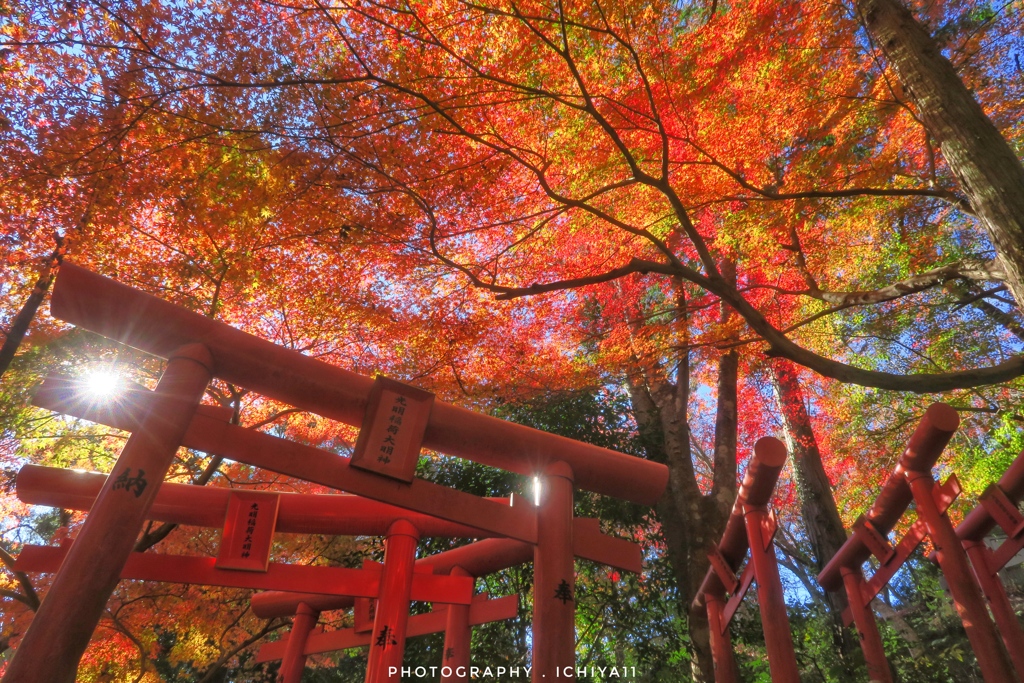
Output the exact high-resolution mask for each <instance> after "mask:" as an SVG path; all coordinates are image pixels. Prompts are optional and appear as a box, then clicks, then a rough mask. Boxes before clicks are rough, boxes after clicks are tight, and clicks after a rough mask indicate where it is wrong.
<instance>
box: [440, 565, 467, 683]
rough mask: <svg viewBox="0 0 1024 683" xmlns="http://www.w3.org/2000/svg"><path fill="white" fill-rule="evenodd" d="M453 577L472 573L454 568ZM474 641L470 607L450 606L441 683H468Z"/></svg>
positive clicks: (445, 631) (445, 630)
mask: <svg viewBox="0 0 1024 683" xmlns="http://www.w3.org/2000/svg"><path fill="white" fill-rule="evenodd" d="M451 575H452V576H470V573H469V572H467V571H466V570H465V569H463V568H462V567H453V568H452V571H451ZM472 639H473V631H472V627H471V626H470V625H469V605H448V621H447V622H446V624H445V629H444V655H443V656H442V657H441V683H468V681H469V646H470V643H471V641H472ZM460 674H461V675H460Z"/></svg>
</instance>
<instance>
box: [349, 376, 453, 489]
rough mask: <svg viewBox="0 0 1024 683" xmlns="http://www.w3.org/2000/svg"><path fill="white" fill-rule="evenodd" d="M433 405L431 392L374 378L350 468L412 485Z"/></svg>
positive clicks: (390, 380)
mask: <svg viewBox="0 0 1024 683" xmlns="http://www.w3.org/2000/svg"><path fill="white" fill-rule="evenodd" d="M433 405H434V395H433V394H431V393H430V392H428V391H423V390H422V389H417V388H416V387H411V386H409V385H407V384H402V383H401V382H398V381H395V380H393V379H388V378H387V377H377V379H376V380H374V383H373V389H371V391H370V400H369V404H368V406H367V408H366V417H364V418H363V425H362V427H361V428H360V430H359V438H358V439H357V440H356V448H355V452H354V453H353V454H352V467H358V468H360V469H363V470H368V471H370V472H376V473H377V474H383V475H384V476H386V477H391V478H392V479H398V480H400V481H404V482H411V481H412V480H413V478H414V477H415V476H416V462H417V460H419V457H420V448H421V447H422V444H423V435H424V433H425V432H426V431H427V422H428V421H429V420H430V409H431V408H432V407H433Z"/></svg>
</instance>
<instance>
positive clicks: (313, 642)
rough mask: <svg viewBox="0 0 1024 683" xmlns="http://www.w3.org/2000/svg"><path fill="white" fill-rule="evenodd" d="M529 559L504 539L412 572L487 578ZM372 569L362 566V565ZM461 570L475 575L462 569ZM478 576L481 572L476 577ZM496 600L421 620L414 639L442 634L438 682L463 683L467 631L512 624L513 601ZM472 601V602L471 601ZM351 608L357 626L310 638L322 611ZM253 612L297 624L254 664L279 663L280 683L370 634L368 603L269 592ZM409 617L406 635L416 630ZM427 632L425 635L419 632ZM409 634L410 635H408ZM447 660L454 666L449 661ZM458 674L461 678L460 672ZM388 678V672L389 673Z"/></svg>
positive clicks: (525, 550) (526, 550)
mask: <svg viewBox="0 0 1024 683" xmlns="http://www.w3.org/2000/svg"><path fill="white" fill-rule="evenodd" d="M531 556H532V548H530V547H529V546H528V545H526V544H523V543H519V542H517V541H508V540H506V539H502V540H497V539H496V540H494V541H481V542H478V543H472V544H470V545H467V546H462V547H460V548H456V549H454V550H449V551H446V552H442V553H438V554H436V555H431V556H429V557H427V558H423V559H421V560H417V562H416V564H415V571H423V572H435V571H440V572H441V573H446V574H449V575H451V576H463V577H472V578H474V579H476V578H479V577H480V576H486V575H487V574H492V573H494V572H496V571H500V570H502V569H507V568H508V567H512V566H515V565H518V564H523V563H524V562H528V561H529V560H530V558H531ZM367 564H373V563H368V562H364V566H366V565H367ZM463 565H465V566H468V567H470V568H471V569H473V570H475V571H469V570H467V569H466V568H465V567H464V566H463ZM478 572H483V573H478ZM509 598H513V596H508V598H498V599H495V600H488V601H485V602H482V603H479V602H474V603H471V604H470V605H469V606H466V605H460V604H451V605H449V606H448V607H447V608H446V612H445V615H443V616H444V617H445V618H444V620H440V616H441V615H440V614H439V613H438V614H437V615H436V616H431V617H430V618H429V619H428V618H427V615H418V616H420V617H422V618H421V619H419V620H418V621H419V622H421V625H420V626H419V627H418V628H419V630H418V632H417V633H416V635H424V634H427V633H436V632H439V631H441V630H444V631H445V648H444V650H445V653H446V654H445V659H444V666H443V667H442V669H447V673H444V671H443V670H442V679H441V680H442V683H454V682H456V681H460V682H461V681H467V680H468V677H467V676H468V674H467V672H468V667H469V644H470V628H471V626H473V625H476V624H481V623H485V622H486V621H497V620H501V619H511V618H513V617H515V616H516V614H517V607H518V599H515V600H511V599H509ZM474 600H475V598H474ZM349 606H354V607H355V621H356V624H355V626H354V627H353V628H352V629H345V630H342V631H334V632H331V633H324V634H319V635H310V632H311V630H312V628H313V625H314V624H315V623H316V620H317V618H318V617H319V614H320V612H321V611H325V610H329V609H342V608H347V607H349ZM252 607H253V613H254V614H256V616H260V617H264V616H265V615H266V614H268V613H269V614H271V615H272V616H271V617H267V618H273V616H285V612H286V611H287V608H290V607H294V614H295V619H296V621H295V622H294V624H295V625H294V626H293V627H292V632H291V634H290V635H289V638H288V639H287V641H279V642H277V643H270V644H268V645H264V646H263V647H261V648H260V652H259V655H258V656H257V661H270V660H273V659H283V660H284V661H283V663H282V666H281V671H282V683H297V681H298V680H299V675H300V674H301V671H302V669H303V667H304V666H305V658H306V656H308V655H312V654H318V653H322V652H331V651H334V650H341V649H347V648H351V647H359V646H361V645H363V644H366V643H364V642H363V640H364V639H366V641H367V643H368V642H369V636H368V635H364V634H367V633H369V632H370V631H371V627H370V620H369V609H370V601H369V600H366V599H359V598H338V597H337V596H331V595H313V596H303V595H296V594H294V593H280V592H268V593H260V594H257V595H256V596H253V605H252ZM415 619H417V617H415V616H414V617H410V620H409V625H408V628H409V629H410V632H411V631H412V630H413V629H414V628H416V627H414V625H413V620H415ZM424 629H429V630H424ZM410 634H411V633H410ZM449 659H452V660H453V661H449ZM460 671H461V673H459V672H460ZM389 674H390V672H389Z"/></svg>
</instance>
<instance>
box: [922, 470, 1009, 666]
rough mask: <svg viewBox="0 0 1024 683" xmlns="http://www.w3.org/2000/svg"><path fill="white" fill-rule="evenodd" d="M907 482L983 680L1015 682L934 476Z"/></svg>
mask: <svg viewBox="0 0 1024 683" xmlns="http://www.w3.org/2000/svg"><path fill="white" fill-rule="evenodd" d="M906 477H907V482H908V483H909V484H910V490H911V491H912V492H913V495H914V502H915V503H917V515H918V517H919V518H920V519H921V520H922V521H923V522H924V523H925V526H926V527H927V528H928V535H929V536H930V537H931V539H932V543H933V544H934V545H935V550H936V554H937V556H938V559H939V567H941V568H942V574H943V576H945V577H946V581H947V582H948V583H949V592H950V593H951V594H952V596H953V604H954V605H956V611H957V613H958V614H959V615H960V620H961V621H962V622H963V624H964V630H966V631H967V638H968V640H970V642H971V648H972V649H973V650H974V654H975V656H976V657H977V659H978V666H979V667H980V668H981V675H982V678H984V679H985V681H986V683H1010V682H1012V681H1013V680H1014V675H1013V669H1012V668H1011V667H1010V660H1009V659H1008V658H1007V656H1006V651H1005V650H1004V649H1003V644H1002V643H1001V642H1000V641H999V635H998V634H997V633H996V629H995V625H993V623H992V619H991V618H989V615H988V609H987V608H986V606H985V600H984V598H982V597H981V591H980V590H979V588H978V585H977V584H976V583H975V582H974V579H973V577H972V576H971V568H970V566H969V565H968V562H967V553H966V551H964V548H963V546H962V545H960V540H959V539H958V538H957V537H956V532H955V531H954V530H953V525H952V524H951V523H950V521H949V518H948V517H946V516H945V515H943V514H940V513H939V510H938V507H937V506H936V504H935V498H934V491H935V488H936V487H935V481H934V480H933V479H932V475H931V472H915V471H912V470H911V471H908V472H907V473H906Z"/></svg>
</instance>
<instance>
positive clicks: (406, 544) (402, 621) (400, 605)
mask: <svg viewBox="0 0 1024 683" xmlns="http://www.w3.org/2000/svg"><path fill="white" fill-rule="evenodd" d="M419 540H420V532H419V531H418V530H417V529H416V527H415V526H413V525H412V524H411V523H410V522H407V521H406V520H404V519H400V520H398V521H397V522H395V523H394V524H392V525H391V528H389V529H388V533H387V537H386V538H385V539H384V571H383V572H381V577H380V594H379V597H378V598H377V613H376V614H374V616H373V638H372V640H371V641H370V660H369V662H368V663H367V665H366V683H385V682H387V681H398V680H401V677H400V675H399V674H398V673H392V671H400V670H401V667H402V656H403V655H404V654H405V634H406V628H407V626H408V622H409V600H410V595H411V593H412V575H413V564H414V563H415V562H416V544H417V543H418V542H419Z"/></svg>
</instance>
